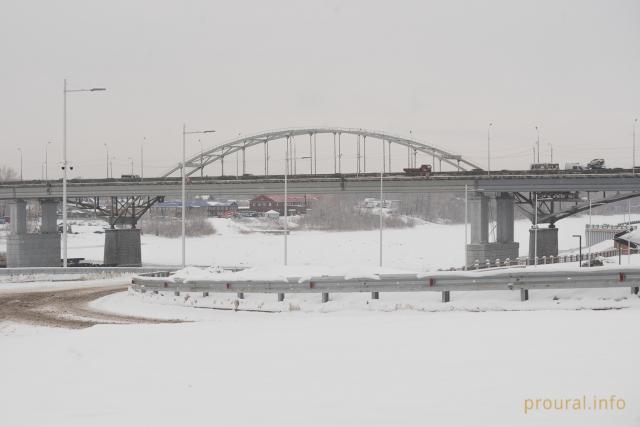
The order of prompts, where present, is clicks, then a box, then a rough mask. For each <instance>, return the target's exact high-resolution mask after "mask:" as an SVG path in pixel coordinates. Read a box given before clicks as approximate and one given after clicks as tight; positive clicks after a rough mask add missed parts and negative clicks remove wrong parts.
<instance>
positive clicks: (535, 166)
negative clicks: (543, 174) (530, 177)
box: [531, 163, 560, 171]
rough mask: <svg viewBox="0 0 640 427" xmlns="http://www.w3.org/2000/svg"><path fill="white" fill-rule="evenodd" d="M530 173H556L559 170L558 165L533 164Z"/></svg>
mask: <svg viewBox="0 0 640 427" xmlns="http://www.w3.org/2000/svg"><path fill="white" fill-rule="evenodd" d="M531 170H532V171H557V170H560V165H559V164H558V163H533V164H532V165H531Z"/></svg>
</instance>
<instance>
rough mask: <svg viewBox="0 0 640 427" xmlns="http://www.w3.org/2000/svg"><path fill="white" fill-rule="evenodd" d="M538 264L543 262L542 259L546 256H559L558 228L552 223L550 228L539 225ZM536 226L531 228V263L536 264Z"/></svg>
mask: <svg viewBox="0 0 640 427" xmlns="http://www.w3.org/2000/svg"><path fill="white" fill-rule="evenodd" d="M537 235H538V254H537V256H538V264H540V263H541V261H540V259H541V258H542V257H543V256H545V257H547V258H549V256H554V257H556V256H558V229H557V228H556V227H555V226H554V225H553V224H552V225H549V228H539V226H538V233H537ZM535 236H536V228H535V226H533V227H531V228H530V229H529V263H531V264H535V257H536V248H535V241H536V237H535Z"/></svg>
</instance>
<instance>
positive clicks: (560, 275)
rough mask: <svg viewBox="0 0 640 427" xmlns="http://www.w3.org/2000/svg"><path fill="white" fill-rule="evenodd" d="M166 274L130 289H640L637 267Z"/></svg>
mask: <svg viewBox="0 0 640 427" xmlns="http://www.w3.org/2000/svg"><path fill="white" fill-rule="evenodd" d="M168 276H169V273H168V272H154V273H150V274H146V275H140V276H136V277H134V278H133V279H132V288H133V289H134V290H137V291H141V292H146V291H148V290H151V291H153V292H155V293H157V292H160V291H173V292H174V293H175V294H176V295H179V294H180V292H203V294H205V295H208V293H209V292H236V293H238V296H239V297H240V298H242V297H243V294H244V293H245V292H246V293H249V292H252V293H277V294H278V300H280V301H282V300H283V299H284V294H285V293H321V294H322V301H323V302H326V301H328V299H329V298H328V296H329V293H347V292H372V297H373V298H374V299H375V298H377V297H378V293H379V292H442V300H443V302H448V301H449V299H450V292H452V291H489V290H520V296H521V299H522V300H523V301H524V300H527V299H528V298H529V294H528V291H529V290H531V289H579V288H625V287H628V288H631V291H632V292H633V293H634V294H637V293H638V287H639V286H640V268H638V267H622V266H616V268H615V269H614V268H608V267H592V268H584V270H582V269H575V270H573V271H545V270H542V269H540V270H537V271H536V270H534V271H522V270H520V271H517V272H514V271H513V270H512V269H502V270H492V271H478V272H465V273H459V272H443V273H434V274H424V275H421V274H383V275H379V276H378V278H377V279H376V278H349V279H346V278H344V277H342V276H323V277H311V278H309V277H307V278H302V277H289V278H287V279H286V280H284V279H283V280H277V281H274V280H264V281H256V280H235V281H226V280H222V281H220V280H192V281H187V282H184V281H174V280H173V279H169V278H168Z"/></svg>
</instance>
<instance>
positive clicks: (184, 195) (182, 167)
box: [180, 123, 215, 268]
mask: <svg viewBox="0 0 640 427" xmlns="http://www.w3.org/2000/svg"><path fill="white" fill-rule="evenodd" d="M214 132H215V130H213V129H211V130H202V131H189V132H187V125H186V124H184V123H183V124H182V164H181V165H180V172H181V175H182V176H181V177H182V268H184V267H185V266H186V230H187V227H186V220H187V175H186V170H185V168H186V163H187V159H186V156H187V144H186V142H187V135H193V134H202V133H214Z"/></svg>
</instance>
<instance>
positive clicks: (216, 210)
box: [151, 199, 238, 218]
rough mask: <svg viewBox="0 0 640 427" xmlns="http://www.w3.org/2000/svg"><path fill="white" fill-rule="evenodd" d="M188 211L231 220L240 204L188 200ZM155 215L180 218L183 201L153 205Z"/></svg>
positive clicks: (170, 201) (152, 209) (168, 201)
mask: <svg viewBox="0 0 640 427" xmlns="http://www.w3.org/2000/svg"><path fill="white" fill-rule="evenodd" d="M186 206H187V211H201V212H206V215H207V216H209V217H219V218H223V217H224V218H229V217H232V216H235V214H236V213H237V212H238V204H237V203H236V202H233V201H232V202H230V201H209V200H202V199H194V200H187V204H186ZM151 211H152V213H153V214H156V215H160V216H173V217H177V216H180V214H181V212H182V200H166V201H164V202H159V203H156V204H155V205H153V207H152V208H151Z"/></svg>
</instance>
